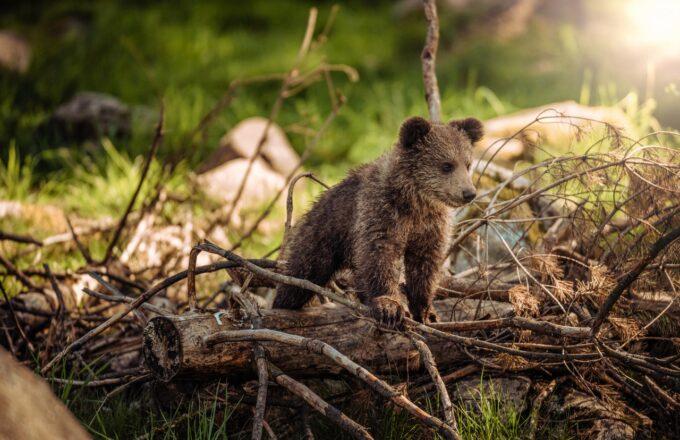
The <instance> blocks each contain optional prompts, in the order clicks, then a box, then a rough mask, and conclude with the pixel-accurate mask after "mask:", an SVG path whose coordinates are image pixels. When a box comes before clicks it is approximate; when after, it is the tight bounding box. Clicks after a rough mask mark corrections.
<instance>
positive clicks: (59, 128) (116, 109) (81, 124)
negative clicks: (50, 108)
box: [46, 92, 132, 142]
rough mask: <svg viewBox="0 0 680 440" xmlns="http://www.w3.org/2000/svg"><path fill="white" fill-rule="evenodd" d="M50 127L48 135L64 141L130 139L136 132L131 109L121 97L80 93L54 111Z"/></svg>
mask: <svg viewBox="0 0 680 440" xmlns="http://www.w3.org/2000/svg"><path fill="white" fill-rule="evenodd" d="M46 128H47V130H48V131H49V133H48V135H50V136H52V137H54V138H57V139H59V140H63V141H75V142H83V141H87V140H94V141H96V140H99V139H100V138H101V137H103V136H108V137H112V138H126V137H129V136H130V134H131V131H132V118H131V112H130V108H129V107H128V106H127V105H125V104H124V103H122V102H121V101H119V100H118V99H117V98H115V97H113V96H110V95H106V94H104V93H95V92H80V93H78V94H76V95H75V96H74V97H73V98H72V99H71V100H70V101H68V102H66V103H64V104H62V105H60V106H59V107H58V108H57V109H56V110H55V111H54V113H53V114H52V116H51V117H50V119H49V121H48V123H47V127H46Z"/></svg>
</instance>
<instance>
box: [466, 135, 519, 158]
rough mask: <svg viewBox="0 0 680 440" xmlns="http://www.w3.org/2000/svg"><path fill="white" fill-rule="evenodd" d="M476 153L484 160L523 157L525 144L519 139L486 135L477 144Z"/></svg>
mask: <svg viewBox="0 0 680 440" xmlns="http://www.w3.org/2000/svg"><path fill="white" fill-rule="evenodd" d="M475 153H476V155H477V156H479V157H480V158H481V159H484V160H491V158H493V160H501V161H510V160H513V159H517V158H519V157H522V155H523V154H524V144H523V143H522V141H520V140H518V139H504V138H499V137H494V136H484V137H483V138H482V139H481V140H480V141H479V142H477V143H476V144H475Z"/></svg>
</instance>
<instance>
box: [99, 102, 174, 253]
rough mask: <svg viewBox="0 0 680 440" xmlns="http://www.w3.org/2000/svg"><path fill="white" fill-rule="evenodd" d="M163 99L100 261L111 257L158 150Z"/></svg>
mask: <svg viewBox="0 0 680 440" xmlns="http://www.w3.org/2000/svg"><path fill="white" fill-rule="evenodd" d="M163 112H164V108H163V101H161V108H160V115H159V117H158V125H157V126H156V133H155V134H154V138H153V142H152V143H151V148H150V149H149V153H148V154H147V155H146V158H145V159H144V165H143V166H142V172H141V174H140V176H139V183H138V184H137V187H136V188H135V192H134V193H133V194H132V197H131V198H130V202H129V203H128V205H127V207H126V208H125V212H124V213H123V216H122V217H121V218H120V220H119V221H118V226H116V229H115V231H114V232H113V238H112V239H111V241H110V242H109V245H108V246H107V248H106V252H105V253H104V258H103V259H102V261H101V263H102V264H106V263H108V262H109V260H110V259H111V256H112V255H113V250H114V249H115V248H116V244H118V240H119V239H120V235H121V234H122V233H123V229H125V225H126V224H127V219H128V217H129V215H130V213H131V212H132V208H134V206H135V202H136V201H137V197H138V196H139V192H140V191H141V190H142V185H144V181H145V180H146V175H147V173H148V172H149V168H150V167H151V162H153V158H154V157H155V156H156V152H157V151H158V147H160V145H161V142H162V140H163V115H164V114H163Z"/></svg>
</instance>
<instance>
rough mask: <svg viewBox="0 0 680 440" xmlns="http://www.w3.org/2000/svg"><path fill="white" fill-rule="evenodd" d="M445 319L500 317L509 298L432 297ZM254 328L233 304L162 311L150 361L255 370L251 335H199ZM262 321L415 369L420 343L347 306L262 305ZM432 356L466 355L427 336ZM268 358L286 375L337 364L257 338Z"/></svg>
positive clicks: (216, 371) (166, 372) (182, 369)
mask: <svg viewBox="0 0 680 440" xmlns="http://www.w3.org/2000/svg"><path fill="white" fill-rule="evenodd" d="M435 308H436V310H437V313H438V315H439V318H440V319H441V320H442V321H463V320H473V319H479V318H482V317H484V318H489V317H490V318H498V317H505V316H509V315H511V314H512V313H513V309H512V306H511V305H509V304H506V303H500V302H495V301H479V300H463V299H454V298H452V299H446V300H442V301H436V302H435ZM251 328H253V327H252V325H251V323H250V321H248V320H246V319H244V317H243V316H242V315H241V314H240V313H239V312H237V311H221V312H218V313H193V314H186V315H182V316H159V317H156V318H153V319H151V320H150V321H149V323H148V325H147V327H146V329H145V331H144V344H143V352H144V358H145V362H146V365H147V367H148V368H149V369H150V370H151V372H152V373H153V374H154V375H155V376H156V377H157V378H159V379H160V380H164V381H169V380H171V379H172V378H174V377H176V376H177V375H181V376H192V375H197V376H198V375H200V376H206V375H223V374H253V371H254V369H253V363H252V360H253V343H252V342H232V343H224V344H219V345H216V346H214V347H210V348H207V347H206V346H204V344H203V342H202V340H203V337H205V336H209V335H211V334H214V333H217V332H221V331H225V330H243V329H251ZM262 328H267V329H273V330H279V331H283V332H287V333H291V334H295V335H299V336H304V337H309V338H314V339H319V340H321V341H323V342H326V343H328V344H330V345H332V346H333V347H335V348H336V349H337V350H338V351H340V352H341V353H343V354H345V355H347V356H348V357H350V358H351V359H353V360H354V361H355V362H357V363H358V364H360V365H363V366H365V367H366V368H370V369H372V370H377V371H386V370H390V371H392V372H396V371H399V370H417V369H419V368H420V359H419V353H418V350H416V349H415V348H414V347H413V345H412V343H411V341H410V340H409V338H408V337H407V336H405V335H402V334H398V333H394V332H387V331H382V330H379V329H378V328H377V327H376V326H375V324H374V322H373V320H370V319H367V318H365V317H363V316H359V315H357V314H356V313H355V312H353V311H352V310H350V309H349V308H347V307H344V306H338V305H335V304H325V305H323V306H319V307H309V308H306V309H303V310H301V311H293V310H283V309H275V310H262ZM427 342H428V345H429V346H430V349H431V350H432V352H433V354H434V356H435V358H436V361H437V364H438V365H440V366H446V365H449V364H452V363H454V362H456V361H460V360H462V359H463V358H465V354H464V353H462V352H461V350H460V349H459V347H458V345H457V344H456V343H454V342H452V341H450V340H443V339H439V338H432V339H431V340H428V341H427ZM261 344H262V346H263V347H264V348H265V349H266V351H267V359H269V360H270V361H271V362H272V363H274V364H275V365H277V366H279V367H280V368H281V369H282V370H283V371H285V372H286V373H287V374H289V375H291V376H314V375H319V374H324V373H338V372H340V370H341V368H340V367H338V365H337V364H335V363H333V362H331V361H329V360H328V359H327V358H326V357H324V356H321V355H317V354H311V353H309V352H308V351H307V350H305V349H304V348H298V347H291V346H285V345H282V344H278V343H275V342H261Z"/></svg>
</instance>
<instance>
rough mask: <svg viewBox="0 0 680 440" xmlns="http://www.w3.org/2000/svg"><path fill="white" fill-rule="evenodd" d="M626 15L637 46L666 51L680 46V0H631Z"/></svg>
mask: <svg viewBox="0 0 680 440" xmlns="http://www.w3.org/2000/svg"><path fill="white" fill-rule="evenodd" d="M626 13H627V15H628V18H629V19H630V21H631V22H632V24H633V26H634V29H633V32H632V33H631V35H630V37H631V38H632V39H633V40H636V43H637V44H639V45H642V46H654V47H656V48H658V49H666V50H667V49H671V50H677V48H678V46H680V0H630V1H629V2H628V4H627V7H626Z"/></svg>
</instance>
